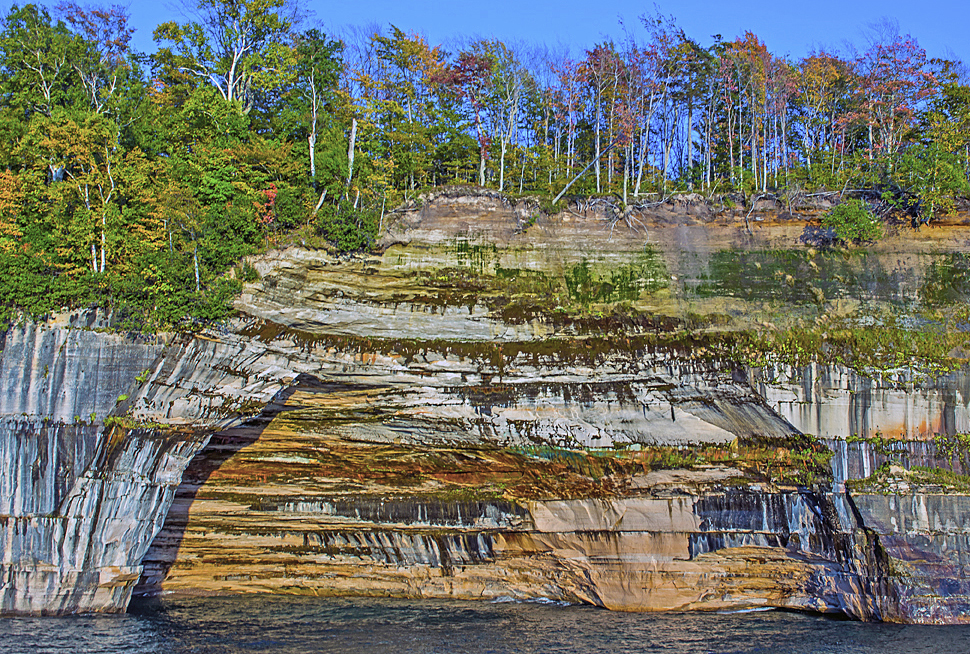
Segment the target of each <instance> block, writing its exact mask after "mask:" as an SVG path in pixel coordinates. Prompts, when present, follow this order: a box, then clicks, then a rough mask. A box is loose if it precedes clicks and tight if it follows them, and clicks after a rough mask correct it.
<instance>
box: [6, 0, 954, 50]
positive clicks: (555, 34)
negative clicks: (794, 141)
mask: <svg viewBox="0 0 970 654" xmlns="http://www.w3.org/2000/svg"><path fill="white" fill-rule="evenodd" d="M0 1H2V5H3V6H4V7H5V8H9V6H10V5H11V4H12V2H11V0H0ZM298 1H299V4H300V6H301V7H303V8H308V9H310V10H311V11H313V12H314V14H315V19H314V21H315V22H316V23H319V24H321V25H322V26H323V27H324V28H325V29H326V30H327V31H328V32H331V33H333V32H338V33H339V30H340V28H342V27H344V26H348V25H366V24H369V23H373V22H377V23H380V24H383V25H388V24H394V25H397V26H398V27H400V28H401V29H403V30H405V31H407V32H412V31H416V32H419V33H421V34H424V35H425V36H426V37H427V38H428V39H429V40H430V41H431V42H432V44H438V43H446V42H447V41H448V40H449V39H450V38H452V37H456V36H483V37H496V38H500V39H512V40H517V41H531V42H542V43H547V44H549V45H555V44H557V43H561V44H563V45H568V46H570V47H572V48H573V50H574V52H580V51H581V50H583V49H585V48H588V47H592V46H593V45H595V44H596V43H597V42H598V41H601V40H603V39H604V38H613V39H614V40H618V39H619V38H621V35H622V31H621V29H620V27H619V19H620V18H622V19H623V20H624V21H625V23H626V24H627V26H628V27H636V26H637V25H638V24H639V20H638V17H639V16H640V15H642V14H643V13H645V12H653V10H654V6H655V5H654V4H653V3H652V2H650V1H649V0H647V1H643V0H640V1H636V0H603V1H600V2H596V1H595V0H594V1H592V2H590V1H589V0H582V1H581V0H478V1H475V2H469V1H464V2H462V1H458V2H456V1H454V0H452V1H447V0H326V1H324V0H298ZM21 4H23V1H21ZM42 4H46V5H48V6H52V5H54V4H56V0H46V1H44V2H42ZM80 4H82V5H85V4H90V3H89V2H88V0H80ZM95 4H97V3H95ZM103 4H121V5H122V6H127V7H128V9H129V11H130V13H131V16H132V22H133V24H134V26H135V27H136V28H138V32H137V33H136V36H135V45H136V47H137V48H138V49H139V50H141V51H143V52H149V51H151V50H153V49H154V44H153V42H152V40H151V32H152V29H153V28H154V27H155V25H157V24H158V23H160V22H162V21H165V20H172V19H178V18H179V11H178V8H177V7H178V3H177V2H173V1H172V0H148V1H146V0H138V1H131V0H107V2H104V3H103ZM656 6H657V7H658V8H659V10H660V12H661V13H663V14H664V15H668V16H673V17H674V18H675V19H676V21H677V24H678V25H679V26H681V27H682V28H683V29H684V31H685V32H686V33H687V34H688V36H691V37H693V38H694V39H696V40H697V41H699V42H700V43H701V44H702V45H705V46H706V45H710V43H711V38H710V37H711V35H713V34H721V35H722V36H723V37H724V38H725V39H727V40H730V39H733V38H734V37H736V36H740V35H742V34H743V33H744V32H745V31H747V30H750V31H752V32H754V33H755V34H757V35H758V36H759V37H760V38H761V40H762V41H764V42H765V43H766V44H767V46H768V49H769V50H770V51H771V52H772V53H774V54H777V55H782V54H789V55H791V56H792V57H793V58H798V57H802V56H804V55H805V54H807V53H808V51H809V50H810V49H812V48H813V47H817V46H826V47H829V48H832V47H835V48H839V49H843V48H842V45H843V43H844V42H846V41H849V42H852V43H853V44H855V45H856V46H858V47H860V48H862V47H863V46H864V45H865V31H866V27H867V26H868V25H870V24H871V23H873V22H876V21H879V20H881V19H883V18H888V19H891V20H895V21H897V22H898V23H899V29H900V32H901V33H903V34H907V33H908V34H911V35H912V36H914V37H916V39H917V40H918V41H919V43H920V45H922V46H923V47H924V48H925V49H926V50H927V53H928V54H929V55H930V56H931V57H943V56H949V57H956V58H959V59H962V60H963V61H964V62H967V63H970V0H879V1H876V0H780V1H779V0H720V1H716V2H711V1H710V0H677V1H676V2H674V1H672V0H661V1H660V2H657V3H656Z"/></svg>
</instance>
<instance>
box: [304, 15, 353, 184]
mask: <svg viewBox="0 0 970 654" xmlns="http://www.w3.org/2000/svg"><path fill="white" fill-rule="evenodd" d="M342 50H343V44H341V43H340V42H339V41H332V40H329V39H327V38H326V37H325V36H324V35H323V34H321V33H320V32H319V31H318V30H316V29H311V30H308V31H306V32H304V33H303V34H301V35H300V36H299V37H298V38H297V42H296V79H295V80H294V85H293V88H294V93H293V101H294V103H295V104H296V105H297V106H298V107H299V111H300V112H301V113H303V114H304V120H305V121H306V125H307V129H306V133H307V137H306V139H307V145H308V147H309V151H310V161H309V164H310V182H311V184H312V185H313V188H314V189H316V188H317V160H316V146H317V138H318V135H319V131H320V122H321V119H322V115H321V114H322V112H323V110H324V109H326V108H328V107H330V106H331V105H332V104H333V102H334V96H335V91H336V88H337V82H338V79H339V77H340V62H339V60H338V59H337V56H338V55H339V53H340V52H341V51H342Z"/></svg>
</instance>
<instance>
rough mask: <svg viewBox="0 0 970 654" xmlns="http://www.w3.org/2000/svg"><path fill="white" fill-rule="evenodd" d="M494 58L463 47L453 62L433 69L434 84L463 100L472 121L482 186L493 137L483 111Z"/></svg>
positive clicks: (489, 86) (490, 81)
mask: <svg viewBox="0 0 970 654" xmlns="http://www.w3.org/2000/svg"><path fill="white" fill-rule="evenodd" d="M493 66H494V60H493V59H492V57H490V56H489V55H488V54H487V53H482V52H473V51H465V52H460V53H459V54H458V57H457V59H456V60H455V62H454V63H453V64H452V65H451V66H448V67H446V68H444V69H442V70H440V71H438V72H437V73H436V75H435V76H434V78H433V81H434V83H435V84H438V85H440V86H442V87H443V88H445V89H447V90H448V91H450V92H451V93H453V94H454V95H455V96H456V97H458V98H460V99H461V100H463V101H464V102H465V103H466V112H467V113H466V115H468V116H469V118H470V119H471V122H472V123H473V124H474V125H475V133H476V136H477V140H478V155H479V159H478V161H479V165H478V185H479V186H485V161H486V160H487V159H488V152H489V149H490V147H491V143H492V139H491V137H490V136H489V134H488V132H487V131H486V129H485V125H484V120H483V117H482V114H483V113H484V111H485V103H486V99H487V96H488V92H489V89H490V88H491V84H492V74H493Z"/></svg>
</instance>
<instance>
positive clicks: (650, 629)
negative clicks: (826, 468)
mask: <svg viewBox="0 0 970 654" xmlns="http://www.w3.org/2000/svg"><path fill="white" fill-rule="evenodd" d="M0 652H5V653H7V654H43V653H46V652H58V653H61V652H93V653H97V652H132V653H142V652H144V653H157V654H180V653H183V652H185V653H188V652H192V653H203V652H205V653H208V652H212V653H223V652H273V653H279V654H297V653H299V654H304V653H308V652H347V653H357V652H360V653H365V654H366V653H370V652H375V653H376V652H380V653H382V654H390V653H394V652H428V653H430V652H435V653H437V652H440V653H442V654H444V653H449V654H450V653H454V652H472V653H485V652H523V653H531V652H536V653H542V654H552V653H557V652H582V653H592V652H678V653H679V652H684V653H693V652H699V653H702V654H707V653H711V652H716V653H718V654H722V653H723V654H728V653H736V652H737V653H740V652H764V653H765V654H769V653H770V654H786V653H789V652H791V653H799V654H807V653H819V654H822V653H833V654H834V653H839V654H843V653H845V654H857V653H858V654H862V653H870V652H871V653H878V654H909V653H912V652H948V653H950V652H952V653H954V654H956V653H959V652H970V626H961V627H928V626H927V627H923V626H899V625H884V624H861V623H858V622H849V621H845V620H836V619H832V618H825V617H820V616H813V615H802V614H797V613H784V612H776V611H769V612H759V613H736V614H728V615H725V614H711V613H664V614H643V613H613V612H610V611H603V610H598V609H594V608H590V607H584V606H559V605H552V604H536V603H525V604H517V603H498V604H489V603H484V602H449V601H406V600H378V599H321V598H307V597H272V596H259V597H226V598H204V599H164V600H154V601H151V602H147V603H139V604H136V605H134V606H133V607H132V609H131V611H130V612H129V613H128V614H126V615H118V616H97V617H92V616H84V617H71V618H2V619H0Z"/></svg>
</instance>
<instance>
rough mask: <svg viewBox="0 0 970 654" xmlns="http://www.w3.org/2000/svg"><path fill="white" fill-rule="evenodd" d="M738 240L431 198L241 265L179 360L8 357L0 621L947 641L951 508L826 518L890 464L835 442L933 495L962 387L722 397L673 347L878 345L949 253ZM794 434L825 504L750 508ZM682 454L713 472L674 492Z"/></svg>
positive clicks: (684, 478) (936, 498) (707, 223)
mask: <svg viewBox="0 0 970 654" xmlns="http://www.w3.org/2000/svg"><path fill="white" fill-rule="evenodd" d="M682 204H683V203H682ZM758 218H759V216H757V215H756V216H755V217H754V218H753V219H751V220H750V221H748V220H745V216H743V215H741V214H737V215H735V214H734V213H731V212H725V213H723V214H720V215H717V214H714V213H712V212H710V211H707V210H701V209H700V208H698V206H693V205H691V204H690V203H689V202H688V203H686V204H683V206H680V205H677V204H676V203H675V204H674V205H671V206H670V207H667V206H666V205H664V206H663V207H660V208H658V210H657V212H656V214H655V215H653V216H652V217H650V218H648V217H645V216H643V215H637V216H632V217H631V216H610V215H605V214H602V213H597V212H596V211H592V210H589V211H588V210H585V208H583V207H572V208H571V210H570V211H568V212H564V213H562V214H560V215H558V216H554V217H548V216H543V215H538V216H537V215H536V207H535V206H534V205H532V204H529V203H519V204H515V203H511V202H508V201H507V200H505V199H503V198H501V197H497V196H495V195H494V194H487V193H486V194H481V195H479V196H476V197H470V196H468V195H461V194H457V195H456V194H451V195H449V194H447V193H445V194H441V195H438V196H434V197H427V198H425V201H424V203H423V205H422V206H421V207H413V208H411V209H409V210H406V211H403V212H399V213H397V214H395V217H394V219H393V220H391V221H390V222H391V224H390V227H389V229H388V231H387V233H386V234H385V235H383V237H382V238H383V240H382V243H383V246H384V247H385V250H384V251H383V252H382V254H381V255H374V256H366V257H357V258H353V257H351V258H337V257H333V256H330V255H327V254H326V253H322V252H311V251H306V250H300V249H296V248H291V249H288V250H286V251H284V252H277V253H271V254H269V255H266V256H265V257H263V258H261V259H260V260H258V261H255V262H254V263H255V265H256V267H257V269H258V270H259V272H260V273H261V279H260V280H259V281H258V282H257V283H255V284H251V285H248V286H247V287H246V289H245V291H244V293H243V295H242V296H241V298H240V299H239V301H238V303H237V308H238V309H239V310H240V316H239V317H238V318H237V319H235V320H234V321H231V322H229V323H227V324H225V325H223V326H221V327H219V328H213V329H210V330H208V331H205V332H203V333H199V334H183V335H179V336H175V337H172V338H166V339H158V340H155V339H151V340H145V339H139V338H135V337H126V336H121V335H116V334H109V333H103V332H101V331H96V330H98V329H101V328H102V327H104V326H106V325H104V324H102V322H106V321H103V320H101V319H99V318H93V319H92V318H85V317H83V316H77V317H75V319H74V320H73V324H58V325H33V324H29V323H28V324H25V325H23V326H19V327H15V328H12V329H11V330H9V331H8V332H7V334H6V349H5V351H4V353H3V357H2V359H0V415H2V418H3V419H2V422H0V426H2V432H0V454H2V455H3V457H4V462H5V463H4V464H3V465H4V466H5V467H4V469H3V470H2V472H3V475H2V476H0V480H2V481H0V484H2V490H3V491H4V495H3V499H2V502H3V504H2V506H3V509H2V511H4V512H5V514H4V515H2V516H0V521H3V523H4V527H5V530H4V535H3V540H2V543H0V545H2V551H3V556H4V558H3V564H2V565H3V567H2V575H3V576H2V580H0V584H2V585H0V601H2V604H0V610H2V611H6V612H49V613H65V612H73V611H79V610H122V609H123V608H124V606H125V605H126V603H127V599H128V597H129V595H130V593H131V592H132V588H133V586H134V584H135V580H136V579H138V578H139V577H140V582H139V583H138V590H137V592H143V593H152V592H160V591H166V590H169V591H178V592H186V593H223V592H254V591H264V592H291V593H313V594H371V595H396V596H404V597H462V598H501V597H506V596H508V597H515V598H536V597H549V598H553V599H562V600H567V601H581V602H589V603H593V604H596V605H599V606H605V607H609V608H614V609H622V610H662V609H694V608H696V609H720V608H749V607H758V606H778V607H787V608H799V609H809V610H816V611H826V612H842V613H845V614H847V615H850V616H853V617H856V618H859V619H884V620H900V621H917V622H920V621H922V622H934V621H959V620H962V619H963V616H964V615H965V604H966V602H965V598H966V596H967V593H966V590H965V586H964V581H963V568H962V567H961V566H962V561H963V557H964V553H965V552H966V551H967V547H966V543H965V542H964V537H963V533H964V530H963V525H962V522H961V520H960V519H959V515H960V510H961V509H960V507H961V506H962V505H961V504H960V503H961V502H962V501H964V500H965V496H963V495H960V494H958V493H952V492H951V493H944V492H943V491H942V490H933V491H931V490H927V489H925V488H915V487H906V488H903V487H901V486H898V485H897V486H893V487H891V488H889V489H888V490H887V494H885V495H880V494H876V493H874V492H871V491H866V492H856V491H853V490H852V489H853V486H852V484H851V483H848V484H847V483H846V482H848V481H850V480H851V479H853V478H857V477H867V476H869V475H870V474H871V473H872V472H873V471H875V470H876V469H877V468H878V466H880V465H881V464H883V463H887V462H888V463H894V464H897V465H898V464H899V463H900V459H899V457H895V455H893V454H891V453H890V454H887V453H886V452H885V451H883V450H881V449H877V448H873V447H868V446H867V445H866V444H862V443H856V442H851V443H850V442H846V440H845V439H846V438H847V437H852V436H854V435H858V436H860V437H863V438H867V437H872V436H875V435H876V434H877V433H881V434H885V435H891V436H903V437H906V438H908V439H911V442H910V443H909V444H908V445H906V446H905V448H906V456H907V457H908V458H907V459H906V461H905V462H904V463H910V464H917V463H919V464H925V465H941V464H947V465H950V466H951V467H953V468H954V469H957V470H958V471H959V470H962V467H961V466H962V463H959V462H956V461H948V459H949V458H950V457H947V456H946V454H945V453H942V452H940V451H937V450H936V448H935V447H934V446H933V443H932V441H931V440H930V439H932V438H933V437H934V436H935V434H936V433H937V432H939V433H942V434H945V435H949V436H953V435H954V434H956V433H957V432H959V431H963V430H964V428H965V427H964V426H965V425H967V424H968V423H970V418H968V415H970V412H968V409H967V406H968V399H967V398H968V395H970V393H968V388H967V386H968V385H967V376H966V371H957V372H954V373H951V374H949V375H948V376H944V377H940V378H939V379H927V378H924V377H921V376H919V375H917V374H916V372H915V371H910V370H894V371H890V372H888V373H887V374H885V375H881V376H875V377H869V376H865V375H861V374H859V373H858V372H854V371H852V370H849V369H847V368H845V367H842V366H838V365H835V364H830V365H824V364H816V365H812V366H808V367H800V368H786V367H784V366H780V365H779V366H772V367H764V368H757V369H750V368H747V367H745V366H743V365H741V363H740V362H737V361H729V360H722V358H723V357H722V358H718V357H715V356H712V355H710V353H704V352H695V351H692V350H691V348H692V347H694V344H695V342H696V341H694V340H692V339H690V338H685V339H678V338H676V337H675V336H676V334H679V333H682V332H681V331H678V330H685V329H687V328H689V327H690V326H691V325H695V326H697V325H699V326H700V327H702V328H703V329H705V330H716V329H748V328H751V327H752V326H767V327H768V328H770V327H771V326H772V325H773V324H774V322H777V323H778V324H781V325H791V324H800V321H805V320H810V321H815V320H819V321H822V320H824V319H828V317H829V316H830V315H832V316H851V315H858V314H859V312H863V313H865V312H872V313H879V312H884V311H896V312H900V313H901V314H905V312H906V311H908V310H909V309H908V308H907V307H911V306H913V305H914V303H919V302H922V301H924V300H925V299H926V298H929V297H931V296H933V294H934V293H936V294H939V293H943V294H944V295H946V294H948V293H950V292H951V291H954V288H949V287H947V288H942V287H941V284H943V281H945V279H946V276H945V275H942V274H941V273H940V271H941V270H944V271H945V270H949V269H948V268H946V267H947V266H950V267H952V266H953V265H955V264H954V261H955V260H954V259H953V257H952V256H951V255H952V253H953V252H957V251H962V250H961V248H963V249H965V240H966V239H965V238H964V237H963V236H961V235H960V234H959V233H957V231H955V230H954V229H950V228H947V229H944V230H941V231H930V230H925V231H924V232H922V233H921V234H920V235H919V236H918V237H915V238H909V237H907V238H900V237H891V238H890V239H888V240H887V241H886V243H884V244H883V245H881V246H880V247H879V248H875V249H873V250H872V251H870V252H858V253H854V254H846V255H843V254H841V253H831V252H816V251H815V250H814V249H811V248H808V247H806V245H805V237H806V234H807V233H808V232H810V230H808V227H809V225H807V223H806V222H805V221H802V220H797V219H788V220H775V219H774V217H772V216H769V215H763V216H760V218H763V220H758ZM806 230H808V232H807V231H806ZM809 236H810V233H809ZM957 263H959V262H957ZM941 280H943V281H941ZM941 288H942V290H941ZM955 290H957V291H959V290H960V289H955ZM68 322H69V323H70V322H71V321H68ZM68 327H73V329H69V328H68ZM705 333H706V332H705ZM109 414H110V415H114V416H124V417H125V419H126V420H128V421H140V422H141V424H142V425H143V426H144V428H124V427H122V426H121V425H120V424H114V426H113V427H111V428H109V429H105V428H103V420H104V417H105V416H108V415H109ZM45 418H46V419H47V420H46V421H45ZM126 424H129V427H131V424H130V423H126ZM210 432H216V433H215V435H214V436H212V438H211V441H210V440H209V435H208V434H209V433H210ZM800 432H805V433H812V434H816V435H818V436H821V437H823V438H826V439H828V440H829V441H830V445H831V447H832V448H833V449H834V450H835V456H834V458H833V461H834V465H835V473H836V474H835V477H834V479H833V483H831V484H830V483H829V482H828V480H820V479H818V478H815V479H814V482H815V483H814V485H812V486H810V487H805V486H802V487H798V486H796V485H795V483H794V482H792V481H791V480H788V481H778V479H777V478H776V477H773V476H772V474H771V472H770V470H769V469H770V468H771V466H772V465H774V464H773V463H772V460H771V459H772V457H774V456H776V458H778V459H779V460H781V459H784V458H785V457H788V459H785V460H786V461H787V463H785V464H784V465H789V466H795V467H796V468H797V465H801V464H797V462H796V463H792V460H791V457H794V456H796V455H797V456H802V457H806V458H805V459H804V460H805V461H808V463H804V466H805V469H803V470H797V469H796V470H795V472H802V473H811V474H810V475H809V477H811V476H812V475H814V473H815V472H816V471H813V470H809V469H808V468H811V465H812V464H811V460H814V459H813V457H815V456H816V455H817V452H816V450H815V449H813V447H814V446H809V445H806V443H808V441H806V440H805V439H803V438H801V436H800ZM839 439H841V440H839ZM913 439H916V440H913ZM206 443H208V444H206ZM752 444H754V445H752ZM745 447H749V448H750V447H756V448H761V449H760V450H759V451H760V452H761V456H763V457H767V458H766V459H765V458H763V459H761V460H759V461H753V460H745V458H744V457H745V456H746V455H745V454H743V452H745V451H746V450H744V449H743V448H745ZM589 448H593V452H592V453H589V452H587V450H588V449H589ZM704 448H707V449H706V450H705V451H713V452H719V453H720V454H719V456H720V457H721V459H720V460H721V463H720V464H718V465H710V466H701V467H697V466H696V465H694V464H693V463H691V459H690V453H691V452H692V451H694V450H699V449H704ZM786 448H788V449H786ZM732 452H734V453H735V456H734V457H733V458H732V454H731V453H732ZM738 452H742V454H737V453H738ZM197 453H198V454H197ZM621 454H622V456H621ZM641 455H642V456H641ZM654 455H656V456H654ZM894 457H895V458H894ZM190 461H191V463H190ZM779 465H780V464H779ZM186 466H187V467H186ZM683 466H690V469H680V468H682V467H683ZM776 467H777V466H776ZM183 469H184V470H185V472H184V475H183ZM176 488H177V489H178V490H177V492H176ZM8 497H9V499H7V498H8ZM893 502H895V504H893ZM903 503H905V506H906V508H905V509H903V508H901V507H902V506H903ZM170 506H171V510H169V507H170ZM166 514H167V517H166ZM163 520H164V525H163ZM900 571H904V574H901V573H900Z"/></svg>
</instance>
